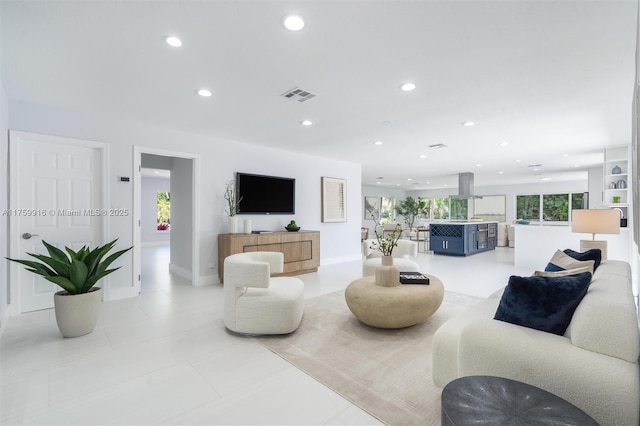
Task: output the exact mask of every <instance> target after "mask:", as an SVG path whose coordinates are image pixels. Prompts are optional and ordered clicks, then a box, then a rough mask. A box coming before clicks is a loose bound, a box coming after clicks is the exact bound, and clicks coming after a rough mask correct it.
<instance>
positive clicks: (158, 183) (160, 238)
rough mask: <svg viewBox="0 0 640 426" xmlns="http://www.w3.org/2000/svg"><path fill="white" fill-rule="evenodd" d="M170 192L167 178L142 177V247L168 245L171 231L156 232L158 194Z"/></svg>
mask: <svg viewBox="0 0 640 426" xmlns="http://www.w3.org/2000/svg"><path fill="white" fill-rule="evenodd" d="M159 191H167V192H171V190H170V185H169V178H166V177H144V176H143V177H142V182H141V183H140V210H141V211H140V239H141V241H142V245H143V246H154V245H163V244H169V238H170V237H171V231H158V226H157V222H158V192H159Z"/></svg>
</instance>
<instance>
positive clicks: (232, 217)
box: [224, 180, 241, 234]
mask: <svg viewBox="0 0 640 426" xmlns="http://www.w3.org/2000/svg"><path fill="white" fill-rule="evenodd" d="M224 199H225V201H226V202H227V209H226V213H227V216H228V217H229V233H230V234H237V233H238V218H237V217H236V214H237V213H238V204H239V203H240V201H241V200H237V201H236V183H235V182H234V181H232V180H231V181H229V182H227V187H226V189H225V191H224Z"/></svg>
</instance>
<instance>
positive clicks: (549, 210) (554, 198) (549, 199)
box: [542, 194, 569, 222]
mask: <svg viewBox="0 0 640 426" xmlns="http://www.w3.org/2000/svg"><path fill="white" fill-rule="evenodd" d="M542 219H543V220H546V221H548V222H568V221H569V194H544V195H543V196H542Z"/></svg>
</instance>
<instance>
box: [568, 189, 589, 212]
mask: <svg viewBox="0 0 640 426" xmlns="http://www.w3.org/2000/svg"><path fill="white" fill-rule="evenodd" d="M586 203H587V197H585V193H584V192H579V193H577V194H571V210H581V209H586V208H589V207H588V206H587V205H586Z"/></svg>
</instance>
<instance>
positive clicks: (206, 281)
mask: <svg viewBox="0 0 640 426" xmlns="http://www.w3.org/2000/svg"><path fill="white" fill-rule="evenodd" d="M214 284H220V278H219V277H218V275H217V274H216V275H201V276H200V278H199V279H198V287H201V286H203V285H214Z"/></svg>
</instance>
